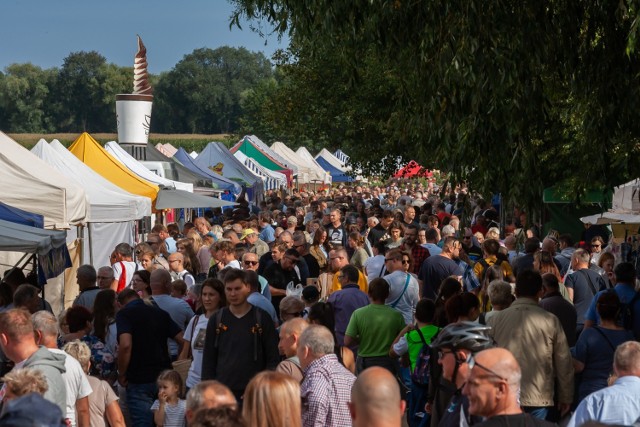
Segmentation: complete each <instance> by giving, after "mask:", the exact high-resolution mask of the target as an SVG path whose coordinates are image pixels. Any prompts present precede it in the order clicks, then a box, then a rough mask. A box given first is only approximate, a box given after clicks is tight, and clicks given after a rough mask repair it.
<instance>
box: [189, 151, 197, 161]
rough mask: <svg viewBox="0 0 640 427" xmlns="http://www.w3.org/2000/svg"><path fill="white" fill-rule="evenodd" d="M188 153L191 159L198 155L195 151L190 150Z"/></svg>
mask: <svg viewBox="0 0 640 427" xmlns="http://www.w3.org/2000/svg"><path fill="white" fill-rule="evenodd" d="M189 155H190V156H191V158H192V159H195V158H196V157H198V153H196V152H195V151H192V152H190V153H189Z"/></svg>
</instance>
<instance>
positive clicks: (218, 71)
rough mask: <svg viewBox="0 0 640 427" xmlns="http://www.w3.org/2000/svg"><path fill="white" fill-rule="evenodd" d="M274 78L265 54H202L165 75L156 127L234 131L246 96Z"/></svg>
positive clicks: (197, 52)
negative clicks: (243, 97) (246, 93)
mask: <svg viewBox="0 0 640 427" xmlns="http://www.w3.org/2000/svg"><path fill="white" fill-rule="evenodd" d="M271 75H272V70H271V64H270V63H269V61H268V60H267V58H266V57H265V56H264V55H263V54H262V53H252V52H249V51H248V50H247V49H245V48H232V47H228V46H225V47H221V48H218V49H215V50H212V49H207V48H204V49H196V50H194V51H193V52H192V53H191V54H189V55H186V56H185V57H184V58H183V59H182V61H180V62H179V63H178V64H176V66H175V67H174V68H173V69H172V70H171V71H169V72H167V73H165V74H163V75H161V77H160V81H159V82H158V85H157V87H156V90H155V96H156V99H155V101H156V103H155V105H154V108H155V110H156V113H157V115H155V113H154V115H155V117H154V123H155V124H152V126H153V127H154V129H155V130H157V131H162V132H190V133H196V132H199V133H228V132H233V131H235V130H237V128H238V118H239V116H240V98H241V94H242V93H243V92H244V91H245V90H247V89H248V88H250V87H252V86H253V85H255V84H256V83H258V82H259V81H261V80H262V79H265V78H269V77H271ZM156 118H157V119H156Z"/></svg>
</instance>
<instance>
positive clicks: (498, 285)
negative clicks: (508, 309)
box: [487, 280, 513, 306]
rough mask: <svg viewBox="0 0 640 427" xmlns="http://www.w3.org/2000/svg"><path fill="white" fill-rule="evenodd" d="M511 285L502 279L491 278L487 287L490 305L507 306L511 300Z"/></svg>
mask: <svg viewBox="0 0 640 427" xmlns="http://www.w3.org/2000/svg"><path fill="white" fill-rule="evenodd" d="M512 292H513V290H512V288H511V285H510V284H509V283H507V282H505V281H504V280H492V281H491V283H489V287H488V288H487V294H488V295H489V301H491V304H492V305H499V306H508V305H509V304H511V303H512V302H513V296H512V295H513V294H512Z"/></svg>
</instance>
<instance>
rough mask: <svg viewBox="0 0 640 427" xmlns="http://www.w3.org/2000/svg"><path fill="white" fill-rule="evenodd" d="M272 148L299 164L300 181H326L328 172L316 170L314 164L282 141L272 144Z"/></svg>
mask: <svg viewBox="0 0 640 427" xmlns="http://www.w3.org/2000/svg"><path fill="white" fill-rule="evenodd" d="M271 149H272V150H273V151H274V152H276V153H277V154H279V155H280V156H282V157H283V158H284V159H285V160H287V161H289V162H290V163H293V164H295V165H297V166H298V183H300V184H309V183H313V182H316V183H323V184H324V183H325V179H326V176H327V173H326V172H325V171H323V170H320V171H318V170H316V169H315V168H314V167H313V165H310V164H309V163H308V162H306V161H305V160H303V159H302V158H301V157H300V156H299V155H298V154H296V152H295V151H293V150H292V149H290V148H289V147H287V146H286V145H285V144H284V143H282V142H278V141H276V142H274V143H273V144H271Z"/></svg>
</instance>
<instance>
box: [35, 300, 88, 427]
mask: <svg viewBox="0 0 640 427" xmlns="http://www.w3.org/2000/svg"><path fill="white" fill-rule="evenodd" d="M31 323H33V329H34V330H35V335H36V344H38V345H42V346H45V347H46V348H47V350H49V351H50V352H52V353H55V354H62V355H64V356H66V357H65V359H64V367H65V369H66V372H64V373H63V374H62V379H63V380H64V384H65V388H66V389H67V405H66V409H67V411H66V415H65V418H67V419H69V421H70V425H71V426H72V427H75V426H78V427H89V425H90V423H89V418H90V413H89V395H90V394H91V393H92V392H93V390H91V385H89V380H88V379H87V376H86V375H85V373H84V371H83V370H82V367H81V366H80V363H79V362H78V361H77V360H76V359H74V358H73V357H71V356H69V355H68V354H67V353H65V352H64V351H62V350H59V349H58V345H57V339H58V334H59V331H58V322H57V320H56V318H55V316H54V315H53V314H51V313H49V312H48V311H45V310H41V311H38V312H36V313H34V314H32V315H31ZM76 413H77V415H78V416H77V419H76Z"/></svg>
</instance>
